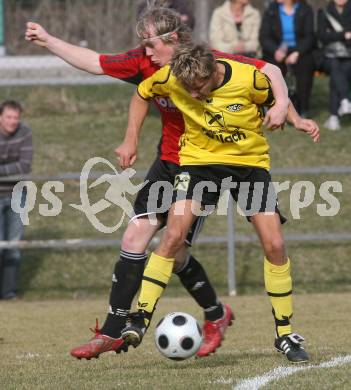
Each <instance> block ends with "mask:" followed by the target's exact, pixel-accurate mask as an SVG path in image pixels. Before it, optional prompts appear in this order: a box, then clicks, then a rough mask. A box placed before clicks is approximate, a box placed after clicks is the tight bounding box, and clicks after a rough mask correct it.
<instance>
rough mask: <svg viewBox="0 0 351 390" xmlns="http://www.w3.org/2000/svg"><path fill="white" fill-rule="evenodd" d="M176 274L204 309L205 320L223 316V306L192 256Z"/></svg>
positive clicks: (202, 269) (213, 319) (203, 271)
mask: <svg viewBox="0 0 351 390" xmlns="http://www.w3.org/2000/svg"><path fill="white" fill-rule="evenodd" d="M177 275H178V276H179V279H180V281H181V283H182V284H183V286H184V287H185V288H186V289H187V291H188V292H189V294H190V295H191V296H192V297H193V298H194V299H195V301H196V302H197V303H198V304H199V305H200V306H201V307H202V308H203V309H204V311H205V319H206V320H209V321H216V320H218V319H219V318H221V317H223V314H224V311H223V306H222V304H221V303H220V302H219V300H218V298H217V295H216V293H215V291H214V289H213V287H212V285H211V283H210V281H209V279H208V277H207V275H206V272H205V270H204V268H203V267H202V265H201V264H200V263H199V262H198V261H197V260H196V259H195V258H194V257H193V256H191V255H190V256H189V258H188V261H187V262H186V264H185V266H184V267H183V268H182V269H181V270H180V271H179V272H177Z"/></svg>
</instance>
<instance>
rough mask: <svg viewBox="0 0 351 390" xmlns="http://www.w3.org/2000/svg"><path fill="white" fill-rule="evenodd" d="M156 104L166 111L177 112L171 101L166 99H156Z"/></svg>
mask: <svg viewBox="0 0 351 390" xmlns="http://www.w3.org/2000/svg"><path fill="white" fill-rule="evenodd" d="M155 100H156V103H157V104H158V105H159V106H160V107H162V108H163V109H164V110H166V111H177V110H178V109H177V107H176V106H175V105H174V103H173V102H172V100H171V99H170V98H168V97H160V96H159V97H156V98H155Z"/></svg>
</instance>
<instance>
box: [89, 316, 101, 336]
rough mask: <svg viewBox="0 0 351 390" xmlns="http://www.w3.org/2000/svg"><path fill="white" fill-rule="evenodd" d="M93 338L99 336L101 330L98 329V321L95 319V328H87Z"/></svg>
mask: <svg viewBox="0 0 351 390" xmlns="http://www.w3.org/2000/svg"><path fill="white" fill-rule="evenodd" d="M89 329H90V330H91V331H92V332H93V333H95V336H99V335H100V334H101V329H100V328H99V320H98V319H97V318H96V320H95V328H89Z"/></svg>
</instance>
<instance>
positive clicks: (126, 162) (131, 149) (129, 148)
mask: <svg viewBox="0 0 351 390" xmlns="http://www.w3.org/2000/svg"><path fill="white" fill-rule="evenodd" d="M115 153H116V156H117V160H118V164H119V165H120V167H121V168H122V169H127V168H129V167H131V166H132V165H133V164H134V163H135V160H136V158H137V148H136V146H135V145H134V144H132V143H130V142H126V141H124V142H123V144H122V145H120V146H119V147H118V148H116V149H115Z"/></svg>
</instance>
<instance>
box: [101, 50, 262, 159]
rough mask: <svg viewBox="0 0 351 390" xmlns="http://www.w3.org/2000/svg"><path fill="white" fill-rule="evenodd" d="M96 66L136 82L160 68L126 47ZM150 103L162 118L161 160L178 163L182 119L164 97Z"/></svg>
mask: <svg viewBox="0 0 351 390" xmlns="http://www.w3.org/2000/svg"><path fill="white" fill-rule="evenodd" d="M213 52H214V54H215V56H216V57H220V58H228V59H231V60H234V61H238V62H244V63H248V64H251V65H254V66H256V68H258V69H261V68H262V67H263V66H264V65H265V64H266V62H264V61H261V60H258V59H255V58H248V57H244V56H241V55H233V54H227V53H222V52H219V51H217V50H214V51H213ZM100 65H101V68H102V69H103V71H104V73H105V74H106V75H109V76H112V77H116V78H118V79H120V80H123V81H126V82H128V83H133V84H136V85H138V84H139V83H140V82H141V81H142V80H144V79H147V78H148V77H150V76H151V75H153V74H154V73H155V72H156V71H157V70H159V69H160V68H159V67H158V66H156V65H154V64H153V63H152V62H151V60H150V58H149V57H148V56H147V55H146V54H145V50H144V49H143V48H141V47H140V48H136V49H133V50H129V51H127V52H126V53H121V54H116V55H105V54H102V55H100ZM154 102H155V104H156V106H157V108H158V110H159V111H160V114H161V120H162V137H161V140H160V143H159V153H160V158H161V160H165V161H170V162H173V163H175V164H179V157H178V152H179V145H178V144H179V138H180V136H181V135H182V134H183V132H184V121H183V116H182V114H181V112H180V111H179V110H178V109H177V108H176V106H175V105H174V104H173V103H172V101H171V99H169V98H168V97H162V96H159V97H157V98H155V99H154Z"/></svg>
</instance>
